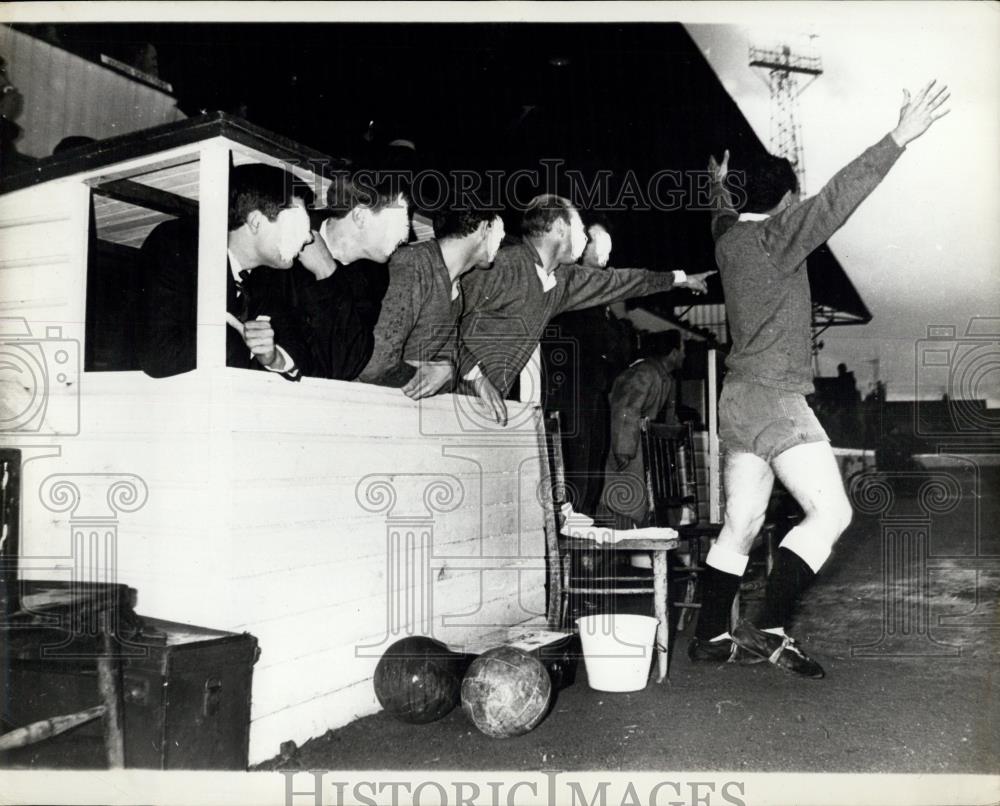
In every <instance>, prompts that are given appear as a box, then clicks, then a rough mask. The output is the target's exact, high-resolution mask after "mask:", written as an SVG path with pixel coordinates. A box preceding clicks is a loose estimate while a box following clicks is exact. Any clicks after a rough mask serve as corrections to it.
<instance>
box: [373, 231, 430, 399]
mask: <svg viewBox="0 0 1000 806" xmlns="http://www.w3.org/2000/svg"><path fill="white" fill-rule="evenodd" d="M400 251H401V252H404V256H400V254H399V252H397V253H396V255H395V256H394V257H393V258H392V260H391V261H390V262H389V287H388V289H387V290H386V292H385V297H384V298H383V299H382V306H381V311H380V313H379V316H378V321H377V322H376V324H375V328H374V330H373V333H372V356H371V359H370V360H369V361H368V363H367V365H366V366H365V368H364V371H363V372H362V373H361V380H362V381H365V382H367V383H376V384H380V385H383V386H401V385H402V383H406V381H407V380H409V378H410V377H412V375H413V372H414V368H413V367H411V366H410V365H409V364H405V363H404V362H403V348H404V346H405V345H406V342H407V339H409V337H410V334H411V333H412V332H413V328H414V327H415V325H416V323H417V317H418V316H419V313H420V309H421V306H422V304H423V295H424V287H423V284H422V283H421V282H420V275H419V273H418V270H417V267H416V266H415V265H412V264H411V263H410V262H408V261H407V260H406V256H405V253H406V250H400ZM407 370H408V371H407ZM403 378H405V380H403V381H402V383H400V379H403Z"/></svg>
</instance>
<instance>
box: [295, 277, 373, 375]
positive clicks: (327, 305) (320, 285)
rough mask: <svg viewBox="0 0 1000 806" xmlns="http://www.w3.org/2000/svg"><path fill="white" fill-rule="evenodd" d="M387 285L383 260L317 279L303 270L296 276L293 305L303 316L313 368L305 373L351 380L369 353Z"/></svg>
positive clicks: (362, 365)
mask: <svg viewBox="0 0 1000 806" xmlns="http://www.w3.org/2000/svg"><path fill="white" fill-rule="evenodd" d="M387 286H388V274H387V272H386V267H385V265H384V264H371V263H370V262H369V261H358V262H357V263H352V264H350V265H348V266H341V267H340V268H339V269H337V271H336V272H335V273H334V274H333V275H332V276H331V277H328V278H326V279H325V280H319V281H317V280H316V279H315V278H314V277H313V276H312V275H311V274H309V273H308V272H307V271H306V270H305V269H300V270H299V274H298V276H297V278H296V288H295V293H296V298H297V305H296V309H297V311H298V312H299V314H300V316H302V317H303V322H304V327H305V332H306V337H307V341H308V346H309V354H310V358H311V361H312V366H311V367H310V371H309V373H308V374H310V375H315V376H316V377H320V378H331V379H334V380H345V381H351V380H354V379H355V378H357V377H358V375H359V374H360V373H361V371H362V370H363V369H364V368H365V365H366V364H367V363H368V361H369V360H370V359H371V357H372V351H373V349H374V346H375V337H374V330H375V325H376V323H377V322H378V317H379V312H380V311H381V306H382V296H383V295H384V294H385V291H386V287H387Z"/></svg>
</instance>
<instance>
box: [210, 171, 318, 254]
mask: <svg viewBox="0 0 1000 806" xmlns="http://www.w3.org/2000/svg"><path fill="white" fill-rule="evenodd" d="M311 201H312V191H310V190H309V189H308V188H306V187H304V186H303V184H302V183H301V182H299V181H298V180H297V179H296V178H295V176H293V175H292V174H290V173H289V172H288V171H283V170H281V169H280V168H274V167H272V166H270V165H238V166H236V167H235V168H233V169H232V171H231V172H230V175H229V232H230V235H232V234H233V233H235V232H241V233H242V234H243V238H242V240H241V242H242V243H244V244H245V245H246V249H247V250H248V252H249V253H250V254H249V258H250V259H253V260H255V261H256V266H270V267H272V268H275V269H288V268H291V266H292V262H293V261H294V260H295V257H296V255H298V253H299V252H301V251H302V247H304V246H305V245H306V244H308V243H310V242H311V241H312V231H311V229H310V227H309V215H308V214H307V213H306V206H307V205H308V204H309V203H310V202H311ZM245 268H254V266H246V267H245Z"/></svg>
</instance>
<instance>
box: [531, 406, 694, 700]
mask: <svg viewBox="0 0 1000 806" xmlns="http://www.w3.org/2000/svg"><path fill="white" fill-rule="evenodd" d="M545 426H546V436H547V443H548V447H549V450H548V455H549V463H550V471H551V481H552V492H553V495H552V498H553V507H554V510H555V515H556V519H557V523H558V522H559V520H558V519H559V517H560V513H561V510H562V506H563V504H565V503H566V501H567V495H566V484H567V481H566V477H565V473H564V470H563V466H562V446H561V435H560V429H559V415H558V412H552V413H550V414H548V415H546V418H545ZM605 528H607V527H604V526H601V525H597V524H595V526H594V527H593V529H594V532H595V533H596V532H598V531H601V530H602V529H605ZM678 544H679V541H678V539H677V538H662V539H659V538H657V539H654V538H646V539H635V540H622V541H620V542H618V543H597V542H595V541H593V540H587V539H584V538H578V537H573V536H570V535H566V534H562V533H560V534H559V538H558V546H559V547H558V551H559V559H560V565H561V570H562V579H561V583H562V584H561V591H560V596H561V602H560V610H559V613H560V615H559V623H560V627H562V628H564V629H566V628H570V627H571V625H569V624H568V616H569V600H570V597H571V596H574V595H579V596H585V595H600V596H613V595H629V594H652V595H653V606H654V614H655V616H656V620H657V628H656V659H657V672H658V674H657V682H658V683H660V682H663V680H664V679H666V677H667V674H668V672H669V647H670V622H669V601H670V579H669V575H668V573H667V553H668V552H670V551H673V550H674V549H676V548H677V546H678ZM637 551H648V552H650V553H651V554H652V557H653V577H652V580H650V579H649V578H648V577H644V576H639V575H635V574H632V575H628V574H618V573H614V572H613V571H612V572H610V573H609V572H607V571H606V570H605V569H607V568H609V567H613V566H612V564H613V562H614V561H615V560H616V558H617V555H618V554H632V553H634V552H637ZM583 552H586V553H588V554H590V555H592V556H595V557H599V558H601V559H604V560H605V562H604V563H601V569H600V570H597V571H595V573H585V574H583V575H580V574H576V575H575V574H574V573H573V561H572V560H573V556H574V554H577V555H579V554H581V553H583ZM650 582H652V584H650Z"/></svg>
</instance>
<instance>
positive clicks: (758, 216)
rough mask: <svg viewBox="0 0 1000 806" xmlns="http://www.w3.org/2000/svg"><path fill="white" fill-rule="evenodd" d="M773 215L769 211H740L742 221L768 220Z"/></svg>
mask: <svg viewBox="0 0 1000 806" xmlns="http://www.w3.org/2000/svg"><path fill="white" fill-rule="evenodd" d="M770 217H771V216H769V215H768V214H767V213H740V218H739V220H740V221H766V220H767V219H769V218H770Z"/></svg>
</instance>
